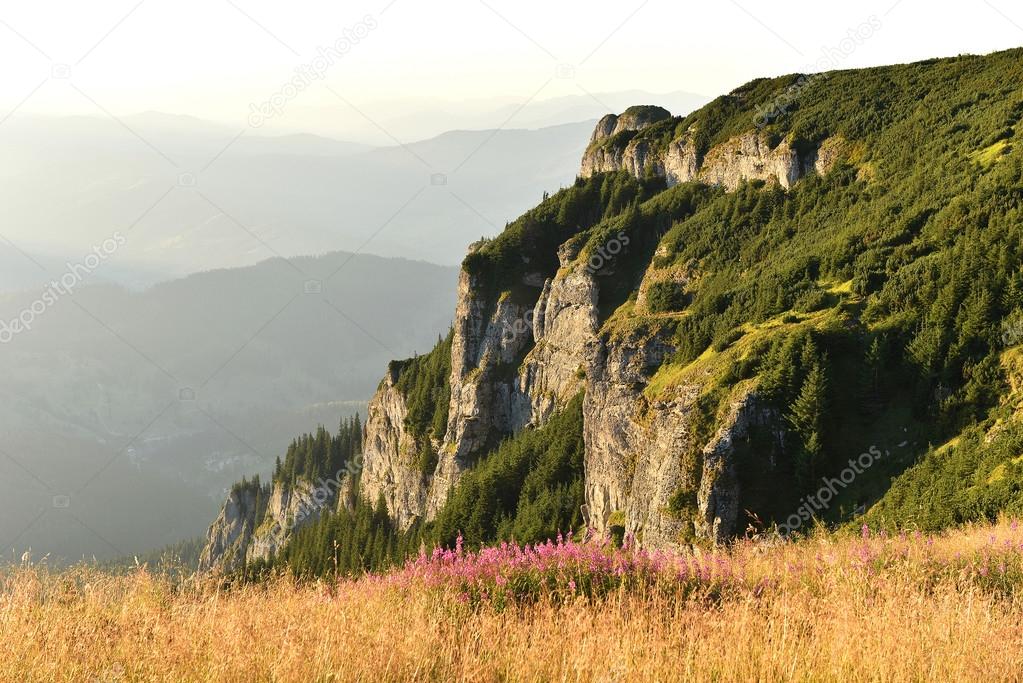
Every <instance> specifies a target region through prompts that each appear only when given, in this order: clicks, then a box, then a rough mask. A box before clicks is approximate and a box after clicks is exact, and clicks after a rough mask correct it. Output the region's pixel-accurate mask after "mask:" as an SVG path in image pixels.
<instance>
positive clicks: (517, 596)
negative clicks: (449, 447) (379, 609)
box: [383, 534, 738, 605]
mask: <svg viewBox="0 0 1023 683" xmlns="http://www.w3.org/2000/svg"><path fill="white" fill-rule="evenodd" d="M383 580H384V581H385V582H386V583H389V584H391V585H394V586H400V587H411V586H426V587H430V588H438V589H454V590H455V591H457V593H458V595H459V598H460V599H461V600H463V601H467V602H470V603H473V604H478V603H483V602H489V603H493V604H497V605H503V604H506V603H509V602H522V601H530V600H535V599H538V598H541V597H550V598H555V599H557V600H564V599H570V598H572V597H577V596H585V597H600V596H604V595H608V594H610V593H612V592H615V591H618V590H623V589H626V590H629V589H647V590H667V589H670V590H671V591H672V592H674V593H677V592H678V591H679V590H680V589H681V590H682V591H683V592H685V593H687V594H688V593H691V592H695V591H700V592H701V593H703V594H710V593H714V592H720V591H721V590H723V589H725V588H726V587H728V586H730V585H731V584H732V583H734V582H735V581H737V580H738V577H737V576H736V575H735V573H734V571H733V567H732V565H731V563H730V561H729V560H728V557H727V555H725V554H724V553H720V554H706V555H704V556H703V557H698V556H697V555H694V554H689V553H686V554H682V553H671V552H666V551H657V550H646V549H642V548H639V547H637V546H636V545H635V544H634V543H633V542H631V540H630V539H626V542H625V544H624V545H623V546H621V547H616V546H615V545H614V544H613V543H611V541H610V540H609V539H607V538H599V537H594V536H592V535H588V538H586V539H584V540H582V541H578V542H577V541H573V540H572V535H571V534H569V535H568V537H565V536H562V535H561V534H559V535H558V537H557V539H556V540H548V541H547V542H545V543H537V544H533V545H529V544H527V545H518V544H515V543H507V542H506V543H502V544H500V545H498V546H494V547H489V548H483V549H481V550H479V551H476V552H470V551H466V550H465V549H464V547H463V545H462V538H461V536H459V537H458V540H457V542H456V545H455V548H454V549H444V548H435V549H434V550H433V552H432V553H430V554H427V553H421V554H420V555H419V556H418V557H417V558H415V559H413V560H410V561H409V562H408V563H407V564H406V565H405V566H404V568H402V569H401V570H399V571H397V572H393V573H391V574H389V575H386V576H385V577H383Z"/></svg>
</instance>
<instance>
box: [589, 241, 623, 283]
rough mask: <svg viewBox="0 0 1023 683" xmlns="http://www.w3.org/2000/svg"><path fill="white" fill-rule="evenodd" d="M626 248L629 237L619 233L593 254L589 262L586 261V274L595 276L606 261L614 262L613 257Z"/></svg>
mask: <svg viewBox="0 0 1023 683" xmlns="http://www.w3.org/2000/svg"><path fill="white" fill-rule="evenodd" d="M627 246H629V236H628V235H626V234H625V233H624V232H619V233H618V234H617V235H615V236H614V237H612V238H611V239H610V240H608V241H607V243H606V244H604V245H602V246H600V247H598V248H597V249H596V250H595V251H594V252H593V254H592V255H591V256H590V258H589V260H588V261H586V272H588V273H589V274H590V275H595V274H596V273H597V271H598V270H600V269H601V268H603V267H604V266H605V265H606V264H607V262H608V261H612V260H614V257H615V256H618V254H620V253H622V250H623V249H625V247H627Z"/></svg>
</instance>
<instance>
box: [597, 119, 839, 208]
mask: <svg viewBox="0 0 1023 683" xmlns="http://www.w3.org/2000/svg"><path fill="white" fill-rule="evenodd" d="M670 122H671V121H670V120H667V119H666V118H665V117H655V116H647V117H642V118H637V117H635V116H632V117H629V119H628V120H627V123H626V124H625V125H621V126H620V125H619V124H618V122H617V117H615V116H614V115H612V114H609V115H608V116H605V117H604V118H603V119H601V120H600V122H599V123H598V124H597V129H596V130H595V131H594V133H593V137H592V138H591V140H590V144H589V147H588V148H587V149H586V152H585V154H584V155H583V160H582V165H581V166H580V169H579V174H580V175H581V176H583V177H589V176H591V175H593V174H594V173H608V172H615V171H627V172H628V173H630V174H631V175H633V176H635V177H637V178H642V177H644V176H647V175H653V176H658V177H661V178H664V179H665V181H666V183H667V185H668V186H669V187H671V186H673V185H677V184H679V183H686V182H692V181H696V182H702V183H706V184H708V185H720V186H723V187H725V188H727V189H729V190H734V189H736V188H737V187H738V186H739V184H740V183H742V182H745V181H749V180H764V181H771V182H777V183H778V184H779V185H781V186H782V187H783V188H789V187H792V185H793V184H794V183H795V182H796V181H797V180H799V179H800V178H802V177H803V176H804V175H806V174H807V173H809V172H811V171H814V172H818V173H821V174H824V173H827V172H828V170H830V168H831V167H832V165H833V164H834V163H835V160H836V159H837V158H838V157H839V156H840V153H841V147H842V142H841V139H840V138H837V137H836V138H832V139H829V140H825V141H824V142H823V143H822V144H821V145H819V146H812V147H810V148H809V149H803V150H802V151H801V152H800V151H798V150H797V149H795V148H794V147H793V145H792V144H791V142H790V141H788V140H784V139H783V140H781V141H779V142H777V143H775V144H773V145H772V144H771V141H770V140H769V139H768V136H767V135H766V134H765V133H763V132H761V131H758V130H756V129H754V130H750V131H746V132H743V133H741V134H738V135H735V136H734V137H730V138H728V139H726V140H724V141H722V142H720V143H718V144H716V145H714V146H712V147H710V149H708V150H706V151H705V152H702V153H701V151H700V149H699V147H698V145H697V142H696V139H695V137H694V135H692V134H691V132H690V131H686V132H684V133H682V134H681V135H680V136H678V137H676V138H674V139H671V140H669V141H667V142H665V141H664V139H663V137H662V136H663V134H664V131H662V130H656V131H654V132H656V133H657V135H656V136H655V135H648V136H644V135H643V134H642V133H643V132H644V131H649V130H651V129H652V127H654V126H655V124H662V126H658V127H657V128H662V127H663V124H664V123H670ZM637 133H640V134H637Z"/></svg>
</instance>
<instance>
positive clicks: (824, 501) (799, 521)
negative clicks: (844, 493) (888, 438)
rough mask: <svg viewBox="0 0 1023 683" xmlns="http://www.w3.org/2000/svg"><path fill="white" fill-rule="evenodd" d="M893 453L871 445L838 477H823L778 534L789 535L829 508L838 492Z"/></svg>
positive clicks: (850, 461)
mask: <svg viewBox="0 0 1023 683" xmlns="http://www.w3.org/2000/svg"><path fill="white" fill-rule="evenodd" d="M889 455H891V451H887V450H886V451H885V452H884V453H882V452H881V449H880V448H878V447H877V446H871V447H870V448H869V449H867V451H866V452H864V453H860V455H859V456H858V457H856V458H852V459H850V460H849V466H848V467H846V468H845V469H843V470H842V471H841V472H839V474H838V476H837V477H823V478H822V479H821V482H822V486H821V487H820V488H819V489H817V493H815V494H813V495H811V496H806V497H804V498H800V500H799V507H798V508H797V509H796V511H795V512H793V513H792V514H791V515H789V516H788V519H786V520H785V523H784V524H779V525H778V535H780V536H788V535H789V534H791V533H792V532H794V531H796V530H798V529H799V528H801V527H802V526H803V525H804V524H806V523H807V522H809V521H810V520H811V519H814V518H815V517H816V516H817V513H818V512H821V511H822V510H827V509H828V507H829V505H830V503H831V501H832V499H834V497H835V496H837V495H838V492H839V491H840V490H842V489H844V488H846V487H847V486H849V484H851V483H853V482H854V481H856V477H858V476H859V475H861V474H863V473H864V472H865V471H867V470H868V469H870V468H871V467H873V465H874V463H875V462H877V461H878V460H881V459H882V458H886V457H888V456H889Z"/></svg>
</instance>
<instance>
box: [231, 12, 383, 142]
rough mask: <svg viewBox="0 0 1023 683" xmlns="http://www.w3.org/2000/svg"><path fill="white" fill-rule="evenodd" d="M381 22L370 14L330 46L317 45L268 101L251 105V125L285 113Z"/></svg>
mask: <svg viewBox="0 0 1023 683" xmlns="http://www.w3.org/2000/svg"><path fill="white" fill-rule="evenodd" d="M377 26H379V24H378V23H377V20H376V17H374V16H373V15H372V14H367V15H366V16H364V17H363V18H362V21H360V22H358V23H356V24H355V25H353V26H351V27H348V28H346V29H344V30H343V31H341V35H340V36H339V37H338V38H337V40H335V41H334V42H333V43H331V44H329V45H327V46H326V47H323V46H320V47H318V48H316V56H315V57H313V58H312V60H311V61H310V62H309V63H308V64H300V65H299V66H297V67H295V75H294V76H292V77H291V78H290V79H288V81H286V82H285V83H284V84H283V85H282V86H281V87H280V88H278V90H277V92H275V93H274V94H272V95H270V97H269V98H267V99H266V100H265V101H264V102H260V103H258V104H257V103H256V102H252V103H250V104H249V125H250V126H251V127H253V128H259V127H260V126H262V125H263V124H264V123H266V122H267V121H269V120H270V119H272V118H275V117H277V116H280V115H281V114H283V113H284V107H285V105H287V104H288V102H290V101H291V100H293V99H295V98H296V97H298V96H299V93H301V92H302V91H303V90H305V89H306V88H308V87H309V86H310V85H312V84H313V83H314V82H315V81H322V80H323V79H324V78H326V75H327V70H328V69H330V67H332V66H334V65H335V64H337V63H338V62H339V61H341V60H342V59H343V58H344V56H345V55H347V54H348V53H349V52H351V51H352V48H353V47H355V46H356V45H358V44H359V43H360V42H362V41H363V40H364V39H365V38H366V36H368V35H369V34H370V32H371V31H373V29H375V28H376V27H377Z"/></svg>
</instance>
